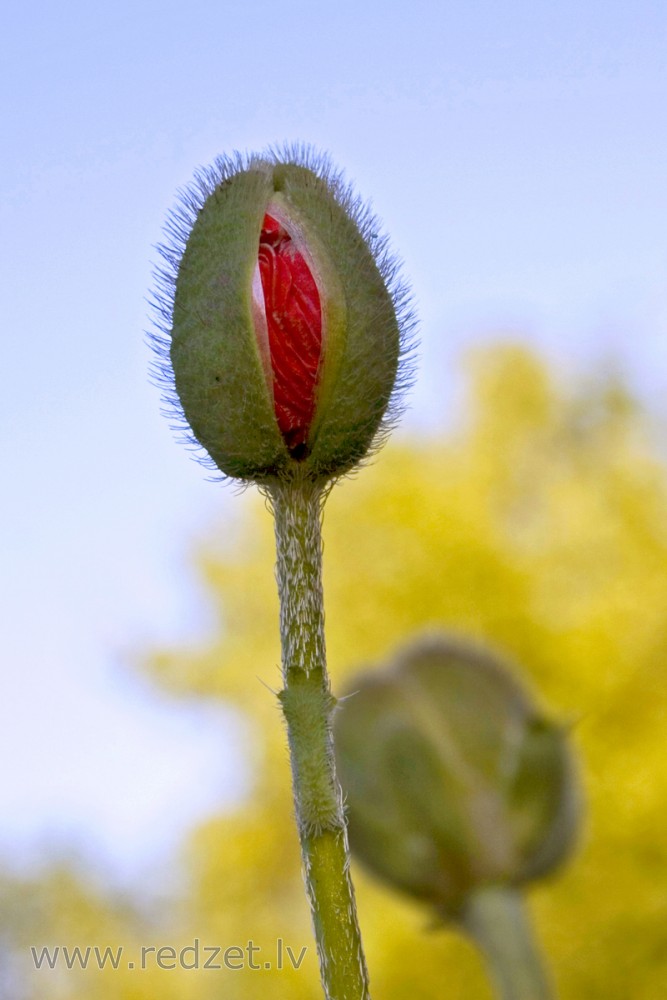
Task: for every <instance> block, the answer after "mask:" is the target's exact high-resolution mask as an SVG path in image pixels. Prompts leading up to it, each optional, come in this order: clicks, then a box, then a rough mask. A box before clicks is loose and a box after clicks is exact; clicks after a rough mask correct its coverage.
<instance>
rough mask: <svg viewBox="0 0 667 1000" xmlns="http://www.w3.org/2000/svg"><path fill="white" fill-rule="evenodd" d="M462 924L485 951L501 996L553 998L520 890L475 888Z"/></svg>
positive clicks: (521, 999)
mask: <svg viewBox="0 0 667 1000" xmlns="http://www.w3.org/2000/svg"><path fill="white" fill-rule="evenodd" d="M463 925H464V927H465V929H466V930H467V931H468V933H469V934H470V935H471V936H472V937H473V938H474V940H475V941H476V942H477V944H478V945H479V947H480V948H481V950H482V952H483V953H484V955H485V957H486V960H487V963H488V966H489V970H490V973H491V978H492V979H493V980H494V982H495V983H496V986H497V987H498V989H499V991H500V996H501V998H502V1000H552V998H553V996H554V994H553V993H552V991H551V988H550V985H549V983H548V982H547V977H546V974H545V971H544V968H543V966H542V962H541V959H540V955H539V952H538V950H537V947H536V945H535V942H534V940H533V935H532V932H531V928H530V922H529V919H528V916H527V914H526V911H525V909H524V905H523V900H522V898H521V893H520V892H519V891H518V890H516V889H511V888H506V887H503V886H487V887H486V888H484V889H480V890H478V891H477V892H474V893H473V894H472V896H471V897H470V899H469V901H468V903H467V905H466V910H465V913H464V916H463Z"/></svg>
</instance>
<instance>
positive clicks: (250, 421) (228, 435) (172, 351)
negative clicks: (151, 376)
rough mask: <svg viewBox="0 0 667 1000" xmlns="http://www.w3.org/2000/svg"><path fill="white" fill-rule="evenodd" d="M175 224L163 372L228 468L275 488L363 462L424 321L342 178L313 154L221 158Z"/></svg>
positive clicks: (166, 274) (207, 445)
mask: <svg viewBox="0 0 667 1000" xmlns="http://www.w3.org/2000/svg"><path fill="white" fill-rule="evenodd" d="M167 235H168V240H169V242H168V243H167V244H166V245H165V246H163V247H162V248H160V249H161V253H162V256H163V258H164V260H165V261H166V263H167V267H166V269H165V270H163V271H162V272H161V274H160V287H159V291H158V296H157V304H158V309H159V313H160V334H158V336H157V337H156V338H155V340H156V341H157V349H158V351H159V353H160V355H161V359H162V370H161V376H162V380H163V381H164V382H165V383H166V385H167V388H168V390H170V392H169V401H170V402H171V403H172V404H173V409H174V410H175V412H176V413H177V415H178V416H180V417H181V418H184V420H185V422H186V423H187V425H188V429H189V431H191V434H192V435H194V438H195V439H196V442H198V443H199V444H200V445H201V446H202V447H203V448H204V449H205V450H206V452H207V453H208V455H209V456H210V458H211V459H212V461H213V463H214V464H215V466H217V468H218V469H220V470H221V471H222V472H223V473H224V474H225V475H228V476H232V477H235V478H239V479H245V480H254V481H256V482H259V483H264V484H270V483H271V482H272V481H275V480H285V479H290V478H297V477H298V478H301V479H306V480H310V481H312V482H316V483H317V482H325V481H326V480H328V479H330V478H332V477H335V476H338V475H340V474H342V473H344V472H346V471H348V470H349V469H350V468H352V466H354V465H355V464H356V463H357V462H358V461H359V460H360V459H361V458H363V456H364V455H365V454H366V453H367V451H368V450H369V448H370V447H371V446H372V444H373V443H374V442H376V441H377V439H378V434H380V435H381V433H382V429H383V427H385V426H386V423H387V421H386V414H387V413H388V412H389V413H390V414H392V413H393V412H394V411H395V409H396V398H397V390H398V389H400V388H401V387H402V386H403V385H404V384H405V382H406V375H405V373H404V371H402V372H401V374H400V375H399V374H398V373H399V365H400V364H401V362H402V361H404V360H405V356H406V354H407V350H408V346H409V345H408V344H407V339H408V337H409V334H410V331H411V327H412V319H411V315H410V313H409V310H408V307H407V297H406V292H405V288H404V287H403V285H402V284H401V283H400V282H399V281H398V279H397V269H396V265H395V263H394V262H392V260H391V258H390V257H389V255H388V254H387V251H386V244H385V241H384V239H383V238H381V237H379V236H378V234H377V226H376V223H375V221H374V220H373V219H372V217H371V216H370V214H369V213H368V211H367V210H366V209H365V208H364V207H363V206H361V205H360V203H359V202H358V201H357V200H356V199H355V198H354V196H353V195H352V194H351V192H350V190H349V189H348V188H347V187H346V186H345V185H344V184H343V182H342V180H341V177H340V175H337V174H335V173H334V172H333V171H332V170H331V168H330V166H329V164H328V162H327V161H326V160H322V159H317V158H315V157H313V156H312V155H311V154H310V153H308V151H305V152H304V151H302V150H285V151H283V152H281V153H274V152H268V153H265V154H261V155H252V156H249V157H247V158H242V157H237V158H236V159H234V160H230V159H218V160H216V162H215V163H214V165H213V166H212V167H211V168H210V169H209V170H205V171H200V172H199V173H198V175H197V177H196V182H195V185H194V186H193V187H192V188H190V189H188V190H187V191H186V192H185V193H184V195H183V196H182V204H181V207H180V209H179V210H178V211H177V212H176V213H175V214H174V215H173V216H172V217H171V219H170V222H169V224H168V227H167ZM397 376H398V377H397Z"/></svg>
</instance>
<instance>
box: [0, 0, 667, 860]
mask: <svg viewBox="0 0 667 1000" xmlns="http://www.w3.org/2000/svg"><path fill="white" fill-rule="evenodd" d="M665 106H667V8H666V7H665V5H664V3H663V2H662V0H655V2H649V0H638V2H636V3H635V4H633V5H629V4H626V3H618V2H614V0H612V2H605V3H602V2H598V0H593V2H588V3H585V4H580V3H574V2H572V0H565V2H562V3H559V4H556V3H553V2H550V3H546V2H544V0H532V2H528V0H525V2H523V0H521V2H520V0H511V2H507V0H506V2H502V0H501V2H486V0H485V2H474V0H473V2H466V3H463V2H458V0H454V2H452V3H449V4H447V5H443V4H441V3H439V2H435V0H433V2H424V0H421V2H420V0H417V2H415V3H413V4H411V5H406V4H405V3H402V2H401V3H398V2H393V0H390V2H384V3H382V4H380V3H376V2H369V3H365V4H364V3H359V2H357V3H351V2H349V0H345V2H342V3H338V4H336V5H328V6H326V7H324V6H322V7H316V6H315V5H313V4H306V3H296V2H290V0H283V2H282V3H280V4H276V3H266V2H257V0H255V2H253V0H249V2H248V3H246V4H234V5H231V4H226V3H224V2H223V3H220V2H218V3H208V2H203V0H199V2H198V0H194V2H192V3H190V4H189V5H188V7H187V10H186V8H185V5H183V4H175V3H170V2H161V3H157V2H154V3H153V2H150V3H149V2H143V0H138V2H135V3H133V4H130V3H128V2H127V0H120V2H118V3H116V4H115V5H114V6H113V7H111V6H110V7H108V8H101V7H94V6H91V5H90V4H83V3H79V2H75V3H68V4H59V5H56V4H47V3H46V2H44V0H42V2H38V3H32V4H24V5H21V6H20V7H19V5H18V4H17V3H12V4H11V5H10V7H9V8H8V11H7V13H6V14H5V17H4V23H3V33H2V39H1V40H0V108H1V119H0V120H1V121H2V135H3V154H2V157H1V159H0V180H1V190H2V198H1V199H0V232H1V233H2V241H1V243H0V257H1V266H0V275H1V286H2V304H3V309H2V315H3V331H4V332H3V341H2V342H3V366H2V371H3V374H4V389H3V396H2V404H1V412H2V421H1V426H0V441H1V447H2V460H3V490H2V498H1V499H0V504H1V506H2V518H1V519H0V535H1V536H2V537H1V538H0V546H1V549H2V552H3V565H4V567H5V572H4V573H3V581H2V595H1V597H0V600H1V602H2V609H3V619H5V621H4V623H3V653H4V660H5V662H4V664H3V669H2V677H1V679H0V685H1V687H2V691H1V693H0V754H1V755H2V759H3V761H4V762H5V764H4V765H3V767H2V769H1V772H0V816H1V817H2V820H0V853H4V855H5V857H8V858H10V859H15V858H18V857H23V856H25V855H26V852H27V853H28V854H31V853H33V854H34V852H35V851H36V850H38V849H39V845H40V844H43V843H48V842H52V841H53V840H54V838H55V840H57V841H58V842H59V843H61V844H62V843H64V842H74V843H77V844H79V845H83V846H82V849H83V850H86V851H89V852H91V854H92V855H93V856H95V857H98V858H99V863H100V864H101V865H109V866H111V868H112V869H113V870H114V871H116V872H118V873H120V874H121V875H122V874H127V873H128V872H134V871H137V870H140V869H142V867H144V866H146V865H149V864H150V863H151V861H152V860H153V859H155V858H159V857H160V856H161V855H163V854H164V852H166V851H168V850H169V849H170V848H171V847H173V845H174V844H175V843H176V842H177V841H178V838H179V836H180V835H181V834H182V832H183V831H184V830H185V829H186V828H187V826H188V824H190V823H191V822H193V821H194V820H195V819H196V817H197V816H201V815H203V814H205V812H206V811H207V810H208V809H210V808H212V807H213V806H214V805H215V804H216V803H220V802H223V801H224V800H225V797H226V796H229V795H231V794H239V793H240V791H241V789H242V785H243V778H244V775H243V772H242V771H239V768H238V760H237V758H236V756H235V754H234V736H235V734H237V726H236V723H235V722H234V720H233V719H232V718H231V717H230V716H229V715H228V714H227V713H225V712H224V711H223V710H221V709H217V708H213V707H211V706H202V705H198V704H197V703H192V704H189V705H185V706H180V705H177V704H173V703H171V702H169V701H168V700H166V699H165V698H164V697H162V696H161V695H160V694H159V692H155V691H153V690H152V689H151V688H150V686H149V685H148V684H147V683H142V682H141V681H140V680H138V679H136V678H135V677H134V676H133V675H132V672H131V671H130V670H128V668H127V661H128V658H129V656H130V655H131V654H133V653H134V652H135V651H136V650H137V649H140V648H141V647H142V646H143V647H145V648H148V647H150V646H151V645H153V644H165V643H168V642H170V641H176V640H178V639H179V638H180V637H183V636H185V635H192V634H198V633H199V632H201V633H204V632H205V629H206V613H207V611H206V607H205V605H204V604H203V601H202V595H201V594H199V593H198V592H197V591H196V589H195V587H194V580H193V577H192V572H191V569H190V567H189V564H188V552H189V551H190V550H191V547H192V543H193V541H194V540H195V539H200V538H202V537H203V536H204V535H205V533H206V530H207V527H208V526H210V525H211V524H212V523H213V522H214V520H218V519H219V518H220V517H222V518H223V525H224V524H226V523H228V520H225V519H230V518H232V517H233V516H235V514H236V513H238V512H239V511H240V510H241V508H242V505H243V502H244V501H243V497H238V496H235V495H233V494H231V493H230V491H227V492H225V491H223V490H222V489H220V488H217V487H215V486H213V485H211V484H210V483H208V482H207V481H206V479H205V475H204V473H203V471H202V470H201V469H200V468H199V467H198V466H197V465H196V464H195V463H193V462H192V461H190V460H189V459H188V457H187V454H186V453H185V452H184V451H183V450H182V449H180V448H178V447H177V446H176V445H175V444H174V443H173V441H172V439H171V435H170V432H169V430H168V427H167V426H166V423H165V422H164V420H163V419H162V418H161V417H160V415H159V412H158V409H159V402H158V394H157V392H156V391H155V390H154V389H153V388H152V387H151V386H150V385H149V384H148V381H147V376H146V369H147V364H148V360H149V358H148V351H147V349H146V347H145V345H144V343H143V331H144V330H145V329H146V327H147V326H148V309H147V305H146V300H145V297H146V295H147V292H148V290H149V288H150V285H151V263H152V262H154V261H155V257H156V255H155V252H154V250H153V249H152V247H153V245H154V244H155V243H156V242H157V241H158V240H159V238H160V231H161V227H162V223H163V220H164V216H165V213H166V211H167V209H168V208H169V207H170V206H171V205H172V203H173V200H174V196H175V192H176V189H177V188H178V187H179V186H181V185H183V184H185V183H187V181H188V180H189V179H190V177H191V175H192V171H193V170H194V168H195V167H196V166H198V165H200V164H205V163H207V162H209V161H210V160H211V159H212V158H213V157H214V156H215V155H217V154H218V153H221V152H229V151H231V150H233V149H258V148H262V147H264V146H266V145H267V144H269V143H273V142H282V141H294V140H302V141H306V142H310V143H312V144H313V145H315V146H317V147H319V148H321V149H326V150H328V151H329V152H330V153H331V155H332V156H333V158H334V160H335V162H336V163H337V164H339V165H340V166H342V167H344V169H345V170H346V172H347V174H348V176H349V178H350V179H351V180H353V181H354V183H355V185H356V187H357V189H358V190H359V191H360V193H361V194H362V195H364V196H365V197H369V198H371V199H372V201H373V204H374V207H375V210H376V211H377V213H378V214H379V215H380V217H381V218H382V220H383V221H384V225H385V228H386V230H387V231H388V232H389V233H390V235H391V238H392V242H393V245H394V247H395V248H396V249H397V250H398V251H399V253H400V255H401V256H402V257H403V259H404V261H405V270H406V273H407V275H408V276H409V277H410V279H411V282H412V285H413V288H414V292H415V297H416V301H417V304H418V308H419V313H420V316H421V335H422V341H423V346H422V370H421V374H420V379H419V383H418V385H417V388H416V390H415V393H414V397H413V405H412V409H411V412H410V414H409V415H408V418H407V425H408V426H420V425H423V424H424V423H428V424H432V423H434V422H437V420H438V419H439V418H440V416H441V414H442V412H443V411H444V412H448V407H447V398H448V392H449V389H450V388H451V386H452V384H453V378H452V372H453V371H454V370H455V369H454V366H455V363H456V359H457V358H458V357H459V355H460V352H461V350H462V349H464V348H465V347H466V346H467V345H469V344H473V343H476V342H479V341H483V340H485V339H487V338H489V337H491V336H494V335H496V334H498V333H505V332H510V333H517V334H520V335H522V336H523V337H524V338H525V339H527V340H528V341H530V342H532V343H535V344H537V345H539V346H541V347H542V348H543V349H545V350H546V351H548V352H549V354H550V355H551V356H553V357H554V358H555V359H557V360H558V361H559V363H560V364H562V365H563V366H568V365H571V366H579V365H583V364H591V363H598V362H604V363H609V362H610V361H612V362H616V363H618V364H621V365H622V366H623V367H624V368H625V369H626V371H627V372H628V374H629V377H630V378H631V380H632V383H633V385H634V386H635V387H636V389H637V391H639V392H641V393H642V394H643V395H644V396H645V397H646V398H647V400H649V402H650V403H651V405H653V406H654V407H656V408H660V407H662V402H661V401H662V399H663V397H664V393H665V389H666V388H667V377H666V375H665V371H666V369H667V338H666V335H665V334H666V327H667V281H666V279H667V184H666V183H665V178H666V177H667V127H666V124H665V122H666V120H667V119H666V118H665V111H664V109H665ZM663 412H664V407H663ZM193 775H194V776H196V777H195V778H193Z"/></svg>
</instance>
